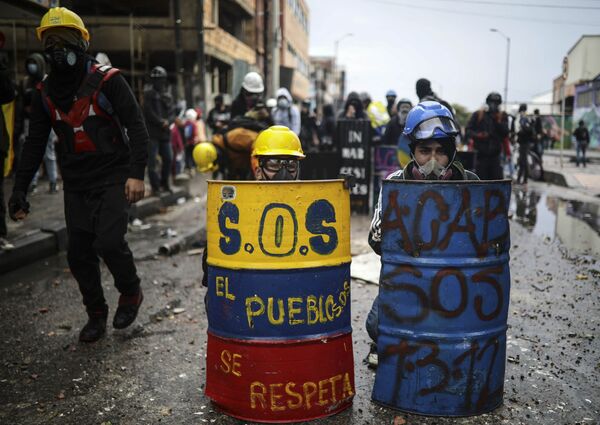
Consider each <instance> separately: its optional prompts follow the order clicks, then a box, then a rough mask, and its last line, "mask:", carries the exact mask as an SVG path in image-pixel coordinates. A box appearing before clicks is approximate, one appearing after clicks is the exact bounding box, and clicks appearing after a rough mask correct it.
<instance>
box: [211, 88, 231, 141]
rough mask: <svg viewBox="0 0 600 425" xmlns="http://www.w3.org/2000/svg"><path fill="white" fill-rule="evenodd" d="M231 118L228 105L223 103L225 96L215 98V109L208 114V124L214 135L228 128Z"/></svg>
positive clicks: (220, 95) (219, 95)
mask: <svg viewBox="0 0 600 425" xmlns="http://www.w3.org/2000/svg"><path fill="white" fill-rule="evenodd" d="M230 118H231V111H230V108H229V106H228V105H225V102H223V95H222V94H218V95H216V96H215V107H214V108H212V109H211V110H210V111H209V112H208V118H207V120H206V124H208V127H209V128H210V129H211V131H212V132H213V134H216V133H217V132H219V131H220V130H221V129H223V128H225V127H227V124H229V120H230Z"/></svg>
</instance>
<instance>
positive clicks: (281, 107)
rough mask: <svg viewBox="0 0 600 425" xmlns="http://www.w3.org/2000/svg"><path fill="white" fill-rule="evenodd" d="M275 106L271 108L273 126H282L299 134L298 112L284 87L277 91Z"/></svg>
mask: <svg viewBox="0 0 600 425" xmlns="http://www.w3.org/2000/svg"><path fill="white" fill-rule="evenodd" d="M276 97H277V106H276V107H275V108H273V111H272V116H273V122H274V123H275V125H283V126H285V127H287V128H289V129H290V130H292V131H293V132H294V133H296V135H298V134H300V110H299V109H298V107H297V106H296V105H294V103H293V99H292V95H291V94H290V92H289V91H288V89H286V88H285V87H281V88H280V89H279V90H277V93H276Z"/></svg>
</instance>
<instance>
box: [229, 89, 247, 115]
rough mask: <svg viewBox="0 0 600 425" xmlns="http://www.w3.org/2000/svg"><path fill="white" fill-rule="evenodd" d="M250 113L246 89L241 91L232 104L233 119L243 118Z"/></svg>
mask: <svg viewBox="0 0 600 425" xmlns="http://www.w3.org/2000/svg"><path fill="white" fill-rule="evenodd" d="M248 111H249V108H248V106H247V105H246V99H245V98H244V89H242V90H240V92H239V93H238V95H237V96H236V98H235V99H233V102H231V119H234V118H236V117H243V116H244V115H245V114H246V112H248Z"/></svg>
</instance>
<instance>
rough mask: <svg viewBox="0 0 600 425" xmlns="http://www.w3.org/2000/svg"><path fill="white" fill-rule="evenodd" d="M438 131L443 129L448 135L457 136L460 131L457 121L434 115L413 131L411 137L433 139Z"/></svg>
mask: <svg viewBox="0 0 600 425" xmlns="http://www.w3.org/2000/svg"><path fill="white" fill-rule="evenodd" d="M436 131H438V132H440V131H441V132H442V133H444V134H445V135H446V136H456V135H457V134H458V133H459V129H458V127H457V126H456V123H455V122H454V120H452V119H451V118H448V117H434V118H430V119H428V120H425V121H423V122H422V123H420V124H419V125H418V126H417V127H416V128H415V129H414V130H413V132H412V133H411V138H413V139H414V140H423V139H431V138H432V137H433V136H434V135H435V134H436ZM438 134H439V133H438Z"/></svg>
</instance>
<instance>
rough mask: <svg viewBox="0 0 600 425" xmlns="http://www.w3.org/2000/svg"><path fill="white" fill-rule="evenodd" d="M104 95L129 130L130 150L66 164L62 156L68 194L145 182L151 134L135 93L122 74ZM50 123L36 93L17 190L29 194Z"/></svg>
mask: <svg viewBox="0 0 600 425" xmlns="http://www.w3.org/2000/svg"><path fill="white" fill-rule="evenodd" d="M101 92H102V93H103V94H104V95H105V96H106V98H107V99H108V101H109V102H110V104H111V106H112V108H113V109H114V114H115V116H116V117H118V119H119V122H120V123H121V125H122V126H123V127H124V128H125V129H126V130H127V136H128V139H129V149H128V150H127V152H126V153H124V154H123V153H122V152H120V153H115V154H102V155H93V153H92V154H90V155H86V154H82V155H81V156H80V157H79V158H77V160H74V161H73V160H69V161H68V162H65V158H64V157H63V155H61V154H58V156H57V160H58V165H59V166H60V170H61V174H62V177H63V182H64V188H65V190H68V191H86V190H89V189H93V188H98V187H102V186H108V185H112V184H122V183H125V181H126V180H127V179H128V178H135V179H139V180H144V170H145V168H146V162H147V157H148V153H147V144H148V131H147V130H146V125H145V124H144V117H143V116H142V110H141V108H140V106H139V105H138V103H137V101H136V99H135V97H134V95H133V92H132V91H131V89H130V87H129V85H128V84H127V82H126V81H125V78H123V76H122V75H121V74H117V75H115V76H113V77H112V78H110V79H109V80H108V81H106V82H105V83H104V85H103V86H102V89H101ZM50 129H51V121H50V116H49V115H48V112H47V111H46V109H45V107H44V104H43V102H42V96H41V94H40V91H39V90H36V91H35V92H34V93H33V98H32V111H31V121H30V124H29V135H28V136H27V139H26V140H25V143H24V145H23V152H22V154H21V161H20V163H19V168H18V170H17V174H16V178H15V186H14V189H13V190H14V191H22V192H26V191H27V188H28V187H29V183H30V182H31V179H32V178H33V175H34V174H35V172H36V171H37V169H38V168H39V166H40V163H41V161H42V158H43V156H44V152H45V150H46V143H47V141H48V135H49V134H50Z"/></svg>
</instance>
